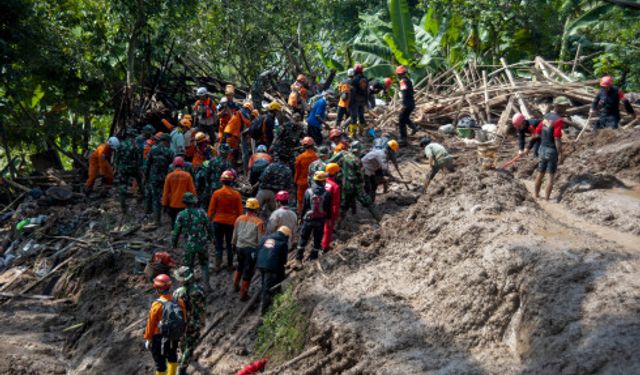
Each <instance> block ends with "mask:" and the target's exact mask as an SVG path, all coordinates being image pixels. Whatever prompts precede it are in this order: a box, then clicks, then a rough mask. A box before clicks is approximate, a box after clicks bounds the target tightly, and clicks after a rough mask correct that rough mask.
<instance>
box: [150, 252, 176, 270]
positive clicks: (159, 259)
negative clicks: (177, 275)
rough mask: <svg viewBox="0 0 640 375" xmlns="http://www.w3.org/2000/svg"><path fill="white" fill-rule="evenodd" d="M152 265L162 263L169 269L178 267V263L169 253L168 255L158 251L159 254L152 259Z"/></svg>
mask: <svg viewBox="0 0 640 375" xmlns="http://www.w3.org/2000/svg"><path fill="white" fill-rule="evenodd" d="M151 263H152V264H158V263H162V264H164V265H165V266H169V267H175V266H176V261H175V260H173V258H172V257H171V255H169V253H167V252H166V251H158V252H157V253H155V254H153V257H151Z"/></svg>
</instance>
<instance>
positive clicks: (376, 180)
mask: <svg viewBox="0 0 640 375" xmlns="http://www.w3.org/2000/svg"><path fill="white" fill-rule="evenodd" d="M399 148H400V145H399V144H398V142H396V140H395V139H392V140H390V141H389V142H387V147H386V148H385V149H382V150H381V149H375V150H372V151H369V152H368V153H367V154H366V155H365V156H364V157H363V158H362V166H363V167H364V175H365V190H366V192H367V194H369V197H371V201H372V202H375V200H376V190H377V189H378V185H379V184H381V183H383V182H384V180H385V177H389V178H390V179H392V180H397V179H396V178H395V177H394V176H393V175H391V173H390V172H389V161H392V162H393V161H394V160H395V159H394V158H395V155H394V153H396V152H397V151H398V149H399Z"/></svg>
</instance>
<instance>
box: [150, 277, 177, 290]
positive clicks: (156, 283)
mask: <svg viewBox="0 0 640 375" xmlns="http://www.w3.org/2000/svg"><path fill="white" fill-rule="evenodd" d="M172 284H173V282H172V281H171V278H170V277H169V276H168V275H165V274H164V273H162V274H160V275H158V276H156V277H155V279H153V287H154V288H156V289H159V290H167V289H169V288H171V285H172Z"/></svg>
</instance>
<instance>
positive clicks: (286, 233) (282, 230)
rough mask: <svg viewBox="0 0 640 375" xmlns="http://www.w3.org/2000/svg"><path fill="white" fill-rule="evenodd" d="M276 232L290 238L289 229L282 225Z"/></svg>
mask: <svg viewBox="0 0 640 375" xmlns="http://www.w3.org/2000/svg"><path fill="white" fill-rule="evenodd" d="M278 232H280V233H282V234H284V235H285V236H287V237H291V229H289V227H287V226H285V225H283V226H281V227H280V228H278Z"/></svg>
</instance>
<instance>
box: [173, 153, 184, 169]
mask: <svg viewBox="0 0 640 375" xmlns="http://www.w3.org/2000/svg"><path fill="white" fill-rule="evenodd" d="M173 166H174V167H175V168H178V167H180V168H182V167H184V158H183V157H182V156H176V157H175V158H174V159H173Z"/></svg>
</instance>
